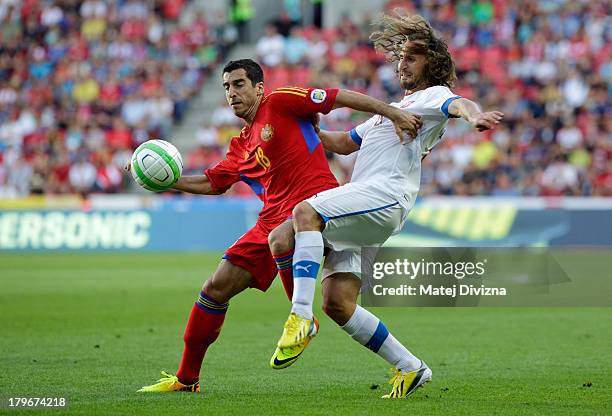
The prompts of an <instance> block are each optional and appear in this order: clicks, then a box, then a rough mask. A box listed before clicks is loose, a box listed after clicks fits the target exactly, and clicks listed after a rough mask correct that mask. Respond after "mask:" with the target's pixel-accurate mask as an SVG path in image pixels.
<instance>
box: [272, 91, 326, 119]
mask: <svg viewBox="0 0 612 416" xmlns="http://www.w3.org/2000/svg"><path fill="white" fill-rule="evenodd" d="M336 95H338V89H337V88H300V87H283V88H278V89H276V90H274V91H272V92H271V93H270V94H269V95H268V100H270V101H271V102H272V104H273V105H274V106H275V107H276V108H277V109H281V110H283V111H286V112H288V113H290V114H291V115H293V116H295V117H298V118H310V117H312V116H313V115H314V114H316V113H323V114H327V113H329V112H330V111H331V110H332V109H333V107H334V103H335V102H336Z"/></svg>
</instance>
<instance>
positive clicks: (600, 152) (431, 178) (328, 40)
mask: <svg viewBox="0 0 612 416" xmlns="http://www.w3.org/2000/svg"><path fill="white" fill-rule="evenodd" d="M611 9H612V5H611V4H610V3H609V2H596V1H569V0H525V1H521V2H507V1H504V0H459V1H456V2H454V1H447V0H422V1H413V2H409V1H404V0H401V1H399V0H398V1H389V2H388V4H387V6H386V11H387V12H388V13H393V12H394V11H397V12H399V13H402V14H416V13H418V14H421V15H422V16H424V17H425V18H426V19H428V20H429V21H430V22H431V23H432V25H433V26H434V28H435V29H436V30H437V31H438V32H439V33H440V34H442V36H443V37H444V38H445V39H446V40H447V43H448V45H449V48H450V50H451V52H452V54H453V56H454V58H455V61H456V65H457V75H458V78H459V81H458V82H457V84H456V86H455V88H454V91H455V92H456V93H457V94H458V95H461V96H465V97H467V98H470V99H474V100H477V101H479V102H480V103H482V105H483V107H484V108H485V109H498V110H501V111H503V112H504V114H505V118H504V121H503V124H502V125H501V126H500V127H499V128H497V129H496V130H494V131H492V132H486V133H478V132H477V131H476V130H474V129H471V128H470V127H469V126H468V125H467V123H464V122H462V121H456V120H451V121H450V122H449V126H448V129H447V132H446V136H445V140H443V141H442V142H441V144H439V145H438V146H437V147H436V148H435V149H434V150H433V151H432V152H431V154H430V155H429V156H428V157H426V158H425V160H424V162H423V171H422V183H423V186H422V194H425V195H428V194H443V195H498V196H518V195H525V196H561V195H573V196H581V195H600V196H612V100H611V93H612V58H611V57H612V19H611V17H610V16H611V11H612V10H611ZM375 18H376V16H369V15H366V16H364V17H363V19H362V20H361V21H360V22H356V21H352V20H351V19H349V18H348V17H344V18H342V19H341V21H340V22H339V24H338V25H336V27H333V28H327V29H322V30H318V29H315V28H313V27H308V26H301V25H299V24H295V23H296V22H294V21H291V20H290V19H289V18H288V16H287V13H283V14H281V16H280V17H279V19H278V20H277V21H276V22H274V24H270V25H268V26H267V27H266V30H265V34H264V36H262V37H261V38H260V39H259V40H258V41H257V43H256V53H257V56H258V58H259V60H260V61H261V62H262V63H263V64H264V65H265V66H266V68H265V72H266V87H267V89H268V90H272V89H274V88H276V87H279V86H284V85H297V86H319V87H342V88H349V89H352V90H356V91H361V92H364V93H366V94H368V95H371V96H374V97H377V98H380V99H382V100H385V101H398V100H399V99H401V97H402V94H403V91H400V89H399V83H398V81H397V79H396V76H395V66H394V65H392V64H388V63H386V62H385V60H384V57H383V56H381V55H380V54H377V53H376V52H375V51H373V50H372V47H371V43H370V42H369V40H368V35H369V34H370V33H371V32H372V31H373V29H374V28H375V26H371V23H372V21H374V20H375ZM217 111H218V114H217V115H216V117H215V118H214V119H213V123H212V125H207V126H203V127H202V129H201V130H200V131H199V132H198V133H197V140H198V141H199V142H200V143H201V146H200V147H198V149H196V150H195V151H194V152H193V153H192V154H191V155H190V157H189V161H190V164H189V166H190V167H192V168H194V169H195V168H196V167H197V168H198V169H199V167H200V166H201V163H211V164H214V162H215V161H216V160H218V158H219V157H221V156H222V155H223V146H224V145H225V143H226V142H227V140H229V138H230V137H231V135H232V134H235V133H236V132H237V131H238V129H239V128H240V126H241V122H240V121H239V120H236V119H235V118H234V119H232V116H231V112H230V111H229V109H227V108H226V105H225V103H221V104H220V107H219V109H218V110H217ZM228 112H229V114H228ZM362 119H363V115H360V114H358V113H355V112H350V111H345V110H335V111H333V112H332V113H331V114H330V115H328V116H325V117H323V118H322V120H321V122H322V127H323V128H327V129H332V130H335V129H338V130H348V129H350V128H352V127H354V126H355V125H356V124H357V123H359V122H360V121H361V120H362ZM329 158H330V164H331V166H332V169H333V171H334V173H335V174H336V176H337V177H338V178H339V180H340V182H341V183H342V182H346V181H348V180H349V179H350V173H351V169H352V166H353V163H354V155H353V156H348V157H342V156H338V155H329ZM235 192H237V193H245V194H248V192H249V191H248V189H247V188H246V187H239V188H238V189H237V190H236V191H235Z"/></svg>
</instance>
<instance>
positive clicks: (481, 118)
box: [448, 98, 504, 131]
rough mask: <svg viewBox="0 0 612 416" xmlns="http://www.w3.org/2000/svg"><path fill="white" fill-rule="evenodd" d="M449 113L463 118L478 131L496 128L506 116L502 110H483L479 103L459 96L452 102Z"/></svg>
mask: <svg viewBox="0 0 612 416" xmlns="http://www.w3.org/2000/svg"><path fill="white" fill-rule="evenodd" d="M448 113H449V114H451V115H453V116H456V117H461V118H463V119H464V120H466V121H467V122H468V123H470V124H471V125H472V126H473V127H474V128H476V129H478V131H485V130H490V129H493V128H495V126H496V125H498V124H499V122H500V121H501V119H502V118H503V117H504V113H502V112H501V111H486V112H482V110H481V109H480V106H479V105H478V104H476V103H475V102H474V101H471V100H468V99H467V98H459V99H457V100H454V101H453V102H451V103H450V105H449V106H448Z"/></svg>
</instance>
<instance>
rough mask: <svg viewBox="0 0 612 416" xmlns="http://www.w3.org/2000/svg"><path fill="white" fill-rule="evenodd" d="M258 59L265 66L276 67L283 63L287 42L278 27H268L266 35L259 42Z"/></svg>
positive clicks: (269, 25)
mask: <svg viewBox="0 0 612 416" xmlns="http://www.w3.org/2000/svg"><path fill="white" fill-rule="evenodd" d="M255 49H256V51H257V57H258V59H259V61H260V62H262V63H263V64H264V65H265V66H276V65H279V64H280V63H281V62H283V56H284V53H285V42H284V40H283V37H282V36H281V35H279V34H278V31H277V30H276V26H274V25H273V24H268V25H266V34H265V35H264V36H263V37H262V38H261V39H259V40H258V41H257V45H256V47H255Z"/></svg>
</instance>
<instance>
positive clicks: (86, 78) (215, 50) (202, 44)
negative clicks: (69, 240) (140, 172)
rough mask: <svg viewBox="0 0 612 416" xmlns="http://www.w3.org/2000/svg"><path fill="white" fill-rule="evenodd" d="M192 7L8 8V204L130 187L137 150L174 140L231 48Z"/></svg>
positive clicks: (159, 0)
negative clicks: (128, 171)
mask: <svg viewBox="0 0 612 416" xmlns="http://www.w3.org/2000/svg"><path fill="white" fill-rule="evenodd" d="M186 6H188V2H186V1H184V0H85V1H82V0H3V1H1V2H0V198H15V197H21V196H27V195H30V194H42V193H44V194H63V193H74V192H78V193H83V194H88V193H90V192H117V191H120V190H122V189H123V188H124V187H125V184H126V182H127V178H126V176H125V175H124V174H123V172H122V168H123V166H125V164H126V163H127V162H128V161H129V158H130V156H131V153H132V150H133V149H134V148H135V147H136V146H137V145H138V144H139V143H141V142H142V141H144V140H147V139H149V138H152V137H167V134H168V133H169V131H170V129H171V127H172V125H173V124H174V123H176V122H180V120H181V118H182V117H183V115H184V113H185V111H186V109H187V106H188V103H189V100H190V98H191V97H192V96H193V95H194V94H195V93H197V91H198V90H199V88H200V86H201V85H202V83H203V80H204V79H205V78H206V76H207V74H208V73H209V72H210V71H211V70H212V68H213V67H214V66H216V65H217V64H218V62H219V61H220V60H221V59H222V57H223V55H224V54H225V53H226V52H227V49H228V48H229V46H230V45H231V43H232V42H233V41H235V36H234V37H232V35H231V33H229V35H228V29H227V28H228V26H227V25H226V22H225V18H224V16H223V15H219V16H214V18H210V16H204V15H203V14H201V13H200V14H198V13H195V14H193V15H191V14H190V15H189V16H184V15H183V11H184V8H185V7H186ZM185 17H187V18H185Z"/></svg>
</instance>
